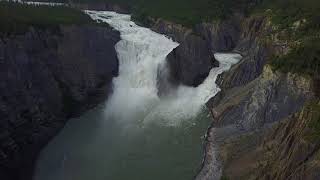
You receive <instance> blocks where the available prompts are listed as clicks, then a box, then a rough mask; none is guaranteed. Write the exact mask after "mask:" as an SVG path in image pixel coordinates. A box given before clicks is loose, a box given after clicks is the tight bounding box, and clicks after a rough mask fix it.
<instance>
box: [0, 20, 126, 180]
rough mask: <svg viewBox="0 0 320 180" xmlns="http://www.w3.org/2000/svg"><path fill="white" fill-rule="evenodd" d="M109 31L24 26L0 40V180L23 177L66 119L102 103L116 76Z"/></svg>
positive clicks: (114, 38) (112, 38) (112, 37)
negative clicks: (23, 32)
mask: <svg viewBox="0 0 320 180" xmlns="http://www.w3.org/2000/svg"><path fill="white" fill-rule="evenodd" d="M119 39H120V35H119V33H118V32H115V31H114V30H112V29H111V28H109V27H91V26H81V27H80V26H61V27H59V28H52V29H34V28H30V30H29V31H28V32H26V33H25V34H23V35H10V36H6V35H2V36H1V38H0V57H1V59H0V69H1V72H0V74H1V75H0V92H1V93H0V117H1V120H0V132H1V134H0V179H6V180H11V179H13V180H15V179H23V180H26V179H29V178H30V177H31V174H32V167H33V162H34V160H35V157H36V156H37V154H38V152H39V150H40V149H41V147H42V146H43V145H45V144H46V143H47V142H48V140H49V139H50V138H51V137H53V136H54V135H55V134H56V133H57V132H58V130H60V129H61V128H62V127H63V125H64V123H65V122H66V120H67V119H68V118H70V117H72V116H75V115H77V114H80V113H82V112H83V111H85V110H86V109H88V108H90V107H93V106H94V105H97V104H98V103H100V102H102V101H104V100H105V99H106V97H107V96H108V94H109V93H110V92H111V91H112V82H111V80H112V78H113V77H114V76H116V75H117V73H118V59H117V54H116V51H115V49H114V45H115V44H116V43H117V42H118V40H119Z"/></svg>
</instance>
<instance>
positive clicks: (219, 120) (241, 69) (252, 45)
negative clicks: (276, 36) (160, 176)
mask: <svg viewBox="0 0 320 180" xmlns="http://www.w3.org/2000/svg"><path fill="white" fill-rule="evenodd" d="M271 32H272V27H271V24H270V22H269V21H268V19H267V18H265V17H251V18H247V19H244V20H243V23H242V25H241V35H240V38H239V41H238V44H237V45H236V48H235V49H234V51H236V52H239V53H241V54H242V55H243V57H244V58H243V59H242V60H241V61H240V62H239V63H238V64H237V65H235V66H233V67H232V68H231V69H230V71H228V72H226V73H224V74H222V75H221V76H220V78H219V79H218V81H217V83H218V84H219V85H220V86H221V87H222V91H221V92H220V93H219V94H218V95H217V96H216V97H215V98H213V99H212V100H210V101H209V102H208V107H209V109H211V112H212V116H213V118H214V122H213V124H212V126H211V127H210V129H209V131H208V134H207V143H206V145H205V151H206V155H205V160H204V164H203V167H202V170H201V171H200V173H199V174H198V176H197V179H201V180H203V179H219V178H220V177H221V178H225V179H287V178H289V179H299V178H298V177H302V176H303V175H304V174H305V173H306V172H308V173H311V174H310V177H317V176H318V175H319V174H318V173H316V172H317V171H316V170H317V168H318V166H315V168H314V166H310V168H309V169H308V170H307V171H303V173H302V171H299V172H297V173H298V174H295V173H296V170H297V168H299V167H298V166H299V165H302V164H304V162H303V161H306V158H307V157H308V156H309V155H308V154H310V153H308V152H312V151H318V149H319V147H318V146H317V145H316V144H313V143H307V144H304V145H303V146H304V147H305V149H306V152H302V151H299V152H298V147H302V146H300V145H301V142H303V141H304V140H303V139H302V138H301V136H297V139H294V138H293V137H292V134H295V133H297V132H300V130H299V127H298V126H300V125H301V123H303V122H301V121H303V120H301V118H300V120H299V118H295V117H296V116H292V115H293V114H295V113H297V112H299V111H301V109H303V107H305V103H306V102H308V101H310V99H312V98H313V97H314V88H313V83H312V79H311V78H307V77H302V76H300V75H297V74H291V73H287V74H285V73H280V72H275V71H273V70H272V67H271V66H269V65H266V63H267V60H268V59H269V58H270V57H271V56H272V55H278V54H285V53H286V52H287V51H288V47H286V46H283V45H282V44H281V43H279V42H278V41H277V40H272V41H271V42H270V41H267V40H266V39H265V38H264V37H265V36H266V35H267V34H270V33H271ZM293 119H294V120H293ZM291 120H292V121H294V122H291ZM283 123H284V124H285V125H284V124H283ZM295 123H296V125H297V124H300V125H297V127H294V126H295V125H293V124H295ZM279 124H280V125H279ZM305 130H306V129H305ZM305 130H303V131H305ZM306 131H307V130H306ZM270 134H273V136H272V138H276V139H277V140H275V141H273V139H272V138H270V136H271V135H270ZM277 135H279V136H280V137H281V138H280V137H277ZM266 142H267V143H271V144H272V147H271V146H268V145H266ZM292 142H295V143H296V144H297V149H290V148H291V147H292ZM280 147H282V148H283V149H282V148H280ZM284 149H286V150H284ZM271 152H272V153H274V154H273V155H272V156H273V157H274V158H271V159H266V157H270V153H271ZM288 152H292V154H294V155H293V156H294V157H291V155H288V154H287V153H288ZM287 155H288V156H287ZM279 158H280V159H281V160H279ZM297 158H301V159H300V161H297ZM302 159H303V160H302ZM307 161H308V159H307ZM314 162H315V161H312V163H314ZM312 168H313V169H312ZM282 173H283V174H282ZM292 174H294V175H292ZM311 179H312V178H311Z"/></svg>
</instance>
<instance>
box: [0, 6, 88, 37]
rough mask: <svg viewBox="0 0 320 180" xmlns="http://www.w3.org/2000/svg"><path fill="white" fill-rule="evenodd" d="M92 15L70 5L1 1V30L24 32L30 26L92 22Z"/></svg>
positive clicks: (4, 31)
mask: <svg viewBox="0 0 320 180" xmlns="http://www.w3.org/2000/svg"><path fill="white" fill-rule="evenodd" d="M90 23H94V22H93V21H92V20H91V19H90V17H89V16H88V15H86V14H84V13H83V12H81V11H80V10H76V9H72V8H68V7H62V6H59V7H50V6H30V5H22V4H17V3H6V2H0V32H2V33H23V32H25V31H26V30H27V28H28V27H29V26H37V27H52V26H57V25H61V24H90Z"/></svg>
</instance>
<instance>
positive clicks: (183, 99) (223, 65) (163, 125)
mask: <svg viewBox="0 0 320 180" xmlns="http://www.w3.org/2000/svg"><path fill="white" fill-rule="evenodd" d="M86 13H88V14H89V15H90V16H91V17H92V18H93V19H94V20H97V21H102V22H106V23H108V24H110V25H111V26H112V27H113V28H115V29H116V30H117V31H119V32H120V34H121V41H120V42H118V43H117V45H116V47H115V48H116V51H117V54H118V58H119V76H118V77H116V78H114V79H113V86H114V87H113V93H112V95H111V96H110V97H109V99H108V101H107V102H106V104H105V105H102V106H99V107H97V108H95V109H93V110H91V111H89V112H87V113H85V114H84V115H82V116H81V117H79V118H76V119H71V120H69V121H68V123H67V124H66V126H65V128H64V129H63V130H62V132H61V133H59V135H58V136H57V137H55V138H54V139H53V140H52V141H51V142H50V143H49V145H48V146H47V147H46V148H45V149H44V150H43V151H42V152H41V154H40V157H39V159H38V162H37V166H36V170H35V174H34V180H126V179H130V180H149V179H152V180H163V179H165V180H177V179H181V180H189V179H193V178H194V177H195V175H196V173H197V170H198V168H199V167H200V163H201V159H202V153H203V152H202V148H201V147H202V144H201V143H202V142H203V136H204V134H205V131H206V129H207V127H208V125H209V123H210V121H211V120H210V116H208V114H209V113H208V111H207V110H206V109H205V108H204V107H205V103H206V102H207V101H208V100H209V99H210V98H211V97H213V96H214V95H216V93H218V91H219V90H220V89H219V88H218V87H217V85H216V84H215V81H216V78H217V77H218V75H219V74H221V73H222V72H224V71H226V70H228V69H229V68H230V67H231V65H232V64H235V63H237V62H238V61H239V59H240V58H241V56H240V55H238V54H215V57H216V59H217V60H218V61H219V62H220V66H219V67H217V68H213V69H212V70H211V72H210V73H209V76H208V77H207V78H206V79H205V81H204V82H203V83H202V84H201V85H200V86H198V87H196V88H194V87H187V86H183V85H180V86H179V87H177V88H176V89H174V90H172V92H170V93H169V94H167V95H164V96H161V98H160V97H159V96H158V88H157V75H158V68H164V67H166V66H165V63H166V56H167V55H168V54H169V53H170V52H171V51H172V50H173V49H174V48H176V47H177V46H178V45H179V44H178V43H176V42H173V41H172V40H170V39H168V38H167V37H166V36H164V35H160V34H158V33H155V32H153V31H151V30H150V29H147V28H143V27H139V26H137V25H136V24H135V23H134V22H132V21H131V20H130V15H123V14H117V13H115V12H106V11H86ZM216 169H217V170H216V172H217V173H216V174H220V172H219V168H218V165H217V168H216Z"/></svg>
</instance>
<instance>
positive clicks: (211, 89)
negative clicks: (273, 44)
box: [86, 11, 240, 126]
mask: <svg viewBox="0 0 320 180" xmlns="http://www.w3.org/2000/svg"><path fill="white" fill-rule="evenodd" d="M86 13H88V14H89V15H90V16H91V18H92V19H94V20H97V21H99V22H105V23H108V24H109V25H111V26H112V27H113V28H115V29H116V30H117V31H119V32H120V34H121V39H122V40H121V41H120V42H119V43H118V44H117V45H116V51H117V53H118V57H119V61H120V65H119V66H120V72H119V77H117V78H115V79H114V81H113V83H114V93H113V95H112V97H111V99H110V100H109V101H108V106H107V109H106V114H107V115H109V116H113V118H116V119H118V120H123V121H130V120H131V121H132V120H135V119H139V121H140V122H143V123H148V122H150V121H154V120H157V122H158V123H162V125H167V126H176V125H179V124H180V123H181V121H184V120H188V119H192V118H194V117H195V116H197V114H198V113H199V112H200V110H201V109H202V108H203V107H204V105H205V103H206V102H207V101H208V100H209V99H210V98H212V97H213V96H214V95H216V94H217V93H218V92H219V91H220V89H219V88H218V87H217V85H216V84H215V81H216V79H217V77H218V75H219V74H221V73H222V72H224V71H226V70H228V69H229V68H230V67H231V65H232V64H235V63H237V62H238V60H239V58H240V55H238V54H215V57H216V59H218V60H219V62H220V66H219V67H217V68H213V69H212V70H211V72H210V74H209V76H208V77H207V78H206V80H205V81H204V82H203V83H202V84H201V85H200V86H199V87H196V88H194V87H187V86H183V85H180V86H179V87H178V88H177V90H176V92H174V93H171V94H169V95H167V97H161V98H159V97H158V89H157V71H158V68H161V67H166V66H164V64H165V63H166V56H167V55H168V54H169V53H170V52H171V51H172V50H173V49H174V48H176V47H177V46H178V45H179V44H178V43H176V42H173V41H172V40H171V39H168V38H167V37H166V36H164V35H161V34H158V33H155V32H153V31H151V30H150V29H147V28H144V27H140V26H138V25H136V24H135V23H134V22H132V21H131V17H130V15H124V14H118V13H115V12H107V11H86ZM135 116H137V117H135ZM141 117H142V118H143V119H142V120H141ZM193 123H195V122H193Z"/></svg>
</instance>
